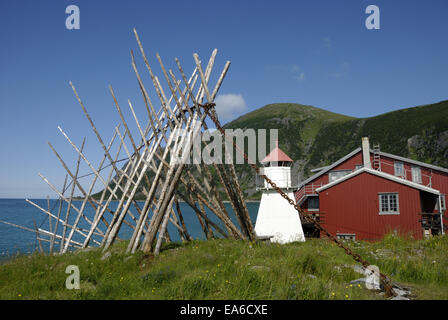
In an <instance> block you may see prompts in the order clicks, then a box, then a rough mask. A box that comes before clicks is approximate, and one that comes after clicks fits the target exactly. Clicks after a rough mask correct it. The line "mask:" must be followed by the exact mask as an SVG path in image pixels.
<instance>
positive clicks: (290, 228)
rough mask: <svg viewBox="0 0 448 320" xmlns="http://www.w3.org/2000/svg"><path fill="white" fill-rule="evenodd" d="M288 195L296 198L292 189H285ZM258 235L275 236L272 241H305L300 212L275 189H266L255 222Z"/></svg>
mask: <svg viewBox="0 0 448 320" xmlns="http://www.w3.org/2000/svg"><path fill="white" fill-rule="evenodd" d="M285 192H286V194H287V195H288V197H290V198H291V199H294V195H293V193H292V191H285ZM255 233H256V234H257V236H260V237H262V236H273V238H271V242H275V243H282V244H283V243H288V242H293V241H302V242H304V241H305V235H304V233H303V228H302V223H301V222H300V218H299V214H298V212H297V211H296V209H294V207H293V206H292V205H290V204H289V203H288V201H286V200H285V199H283V198H282V196H281V195H280V194H279V193H278V192H277V191H275V190H264V191H263V194H262V196H261V201H260V207H259V209H258V215H257V221H256V223H255Z"/></svg>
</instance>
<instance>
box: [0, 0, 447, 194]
mask: <svg viewBox="0 0 448 320" xmlns="http://www.w3.org/2000/svg"><path fill="white" fill-rule="evenodd" d="M70 4H75V5H78V6H79V8H80V13H81V14H80V16H81V24H80V27H81V28H80V30H67V29H66V27H65V19H66V17H67V16H68V15H67V14H66V13H65V8H66V7H67V6H68V5H70ZM370 4H374V5H377V6H378V7H379V8H380V27H381V29H380V30H367V29H366V27H365V19H366V18H367V16H368V15H367V14H366V13H365V8H366V7H367V6H368V5H370ZM447 9H448V2H447V1H443V0H441V1H434V0H433V1H409V0H408V1H399V0H395V1H377V0H371V1H362V0H340V1H261V0H258V1H212V0H208V1H169V2H162V1H132V0H129V1H99V0H96V1H75V0H72V1H56V0H54V1H22V0H15V1H1V2H0V44H1V46H0V111H1V117H0V130H1V137H0V150H1V157H0V197H2V198H8V197H18V198H21V197H45V196H46V195H50V196H51V197H54V193H53V192H52V191H51V190H50V189H49V188H48V186H47V185H46V184H45V183H44V182H43V181H42V180H41V179H40V178H39V177H38V175H37V173H38V172H41V173H42V174H44V175H45V176H46V177H48V178H49V180H50V181H51V182H53V183H55V184H56V185H57V186H59V187H60V186H61V184H62V182H63V177H64V174H65V171H64V169H63V168H62V166H61V165H60V164H59V162H58V160H57V159H56V157H55V156H54V155H53V154H52V152H51V150H50V149H49V147H48V145H47V141H51V143H52V144H53V145H54V146H55V148H56V150H57V151H58V152H60V153H61V155H62V156H63V157H64V159H67V163H68V165H69V166H70V167H71V168H73V167H74V164H75V161H76V157H75V154H74V152H73V150H72V149H71V147H70V145H69V144H68V143H67V142H66V141H65V139H64V138H63V137H62V135H61V134H60V133H59V131H58V129H57V126H58V125H60V126H61V127H62V128H63V129H64V130H65V131H66V132H67V133H68V135H69V136H70V137H71V138H72V139H73V140H74V142H75V143H77V144H78V145H80V144H81V141H82V138H83V137H84V136H86V137H87V143H86V148H85V151H86V154H87V155H88V156H89V157H90V158H89V159H91V160H92V162H93V163H95V165H96V164H97V163H98V162H99V159H100V158H101V155H102V154H101V152H99V150H100V149H99V145H98V143H97V141H96V138H95V137H94V136H93V135H92V132H91V131H92V130H91V128H90V126H89V124H88V122H87V120H86V119H85V117H84V115H83V113H82V110H81V108H80V107H79V105H78V104H77V101H76V99H75V97H74V95H73V92H72V91H71V89H70V87H69V85H68V82H69V81H72V82H73V83H74V84H75V86H76V87H77V89H78V91H79V93H80V95H81V97H82V99H83V101H84V102H85V104H86V107H87V108H88V110H89V112H90V113H91V115H92V117H93V119H94V121H95V123H96V125H97V126H98V129H99V131H100V132H101V134H102V135H103V138H104V140H109V139H110V138H111V136H112V128H113V127H114V126H115V125H116V124H117V123H118V121H119V118H118V115H117V113H116V111H115V108H114V105H113V100H112V98H111V96H110V94H109V92H108V89H107V86H108V85H109V84H112V86H113V87H114V89H115V92H116V94H117V97H118V99H119V102H120V104H121V105H122V106H126V101H127V99H128V98H129V99H131V101H133V102H134V105H135V107H136V108H137V109H138V111H137V113H138V114H139V115H140V116H141V117H143V116H144V113H143V112H144V109H143V104H142V101H141V96H140V93H139V91H138V86H137V83H136V80H135V76H134V74H133V71H132V69H131V65H130V54H129V52H130V50H134V52H135V53H136V57H137V61H138V65H139V67H140V70H141V72H142V73H143V72H144V69H143V65H142V61H141V57H140V55H139V54H138V48H137V44H136V42H135V39H134V37H133V34H132V28H133V27H135V28H136V29H137V31H138V32H139V34H140V37H141V39H142V42H143V45H144V47H145V49H146V51H147V54H148V55H149V57H150V58H151V59H152V61H153V62H155V61H154V57H155V53H156V52H159V53H160V55H161V56H162V58H163V59H164V62H165V64H166V65H167V66H168V67H171V68H174V67H175V65H174V57H178V58H179V59H180V60H181V61H182V64H183V65H184V68H185V69H187V70H192V67H193V58H192V53H194V52H197V53H199V55H200V57H203V59H204V60H205V59H207V58H208V56H209V54H210V53H211V51H212V49H214V48H218V50H219V52H218V58H217V60H216V64H215V69H216V70H215V72H218V70H220V69H221V68H222V67H223V65H224V63H225V61H226V60H231V62H232V65H231V67H230V71H229V73H228V75H227V77H226V79H225V81H224V84H223V86H222V88H221V90H220V93H221V94H222V95H223V96H222V97H221V98H220V99H221V101H223V104H226V103H227V105H226V106H227V107H228V108H227V109H226V110H227V112H224V111H221V114H222V119H223V122H225V121H226V120H230V119H232V118H234V117H236V116H239V115H241V114H244V113H246V112H248V111H251V110H254V109H256V108H259V107H261V106H263V105H265V104H268V103H274V102H294V103H302V104H309V105H313V106H316V107H320V108H324V109H326V110H329V111H333V112H337V113H342V114H346V115H350V116H355V117H369V116H374V115H377V114H381V113H384V112H389V111H392V110H397V109H400V108H404V107H410V106H415V105H421V104H427V103H433V102H438V101H440V100H445V99H447V98H448V97H447V92H448V90H447V89H448V78H447V76H446V75H447V74H448V62H447V52H448V41H447V40H448V39H447V34H448V22H447V21H448V20H447V18H446V16H447V15H448V10H447ZM156 71H157V72H159V70H156ZM147 84H148V86H149V82H147ZM127 111H128V110H127V109H126V112H127ZM127 115H128V116H129V113H127ZM87 172H88V168H87V167H86V166H84V167H81V173H87Z"/></svg>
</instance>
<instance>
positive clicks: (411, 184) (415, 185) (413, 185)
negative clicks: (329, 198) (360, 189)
mask: <svg viewBox="0 0 448 320" xmlns="http://www.w3.org/2000/svg"><path fill="white" fill-rule="evenodd" d="M363 172H367V173H370V174H373V175H376V176H378V177H381V178H385V179H388V180H391V181H394V182H398V183H401V184H404V185H407V186H409V187H411V188H415V189H419V190H422V191H426V192H429V193H432V194H435V195H438V196H439V195H440V192H439V190H436V189H433V188H429V187H425V186H422V185H421V184H418V183H415V182H412V181H409V180H405V179H403V178H398V177H396V176H394V175H391V174H388V173H385V172H382V171H378V170H374V169H370V168H362V169H358V170H356V171H354V172H352V173H350V174H348V175H346V176H344V177H342V178H339V179H338V180H336V181H333V182H330V183H328V184H326V185H324V186H322V187H320V188H317V189H316V191H317V192H321V191H323V190H325V189H328V188H331V187H332V186H334V185H337V184H338V183H341V182H344V181H345V180H348V179H351V178H352V177H354V176H357V175H358V174H361V173H363Z"/></svg>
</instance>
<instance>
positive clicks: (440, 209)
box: [437, 194, 446, 213]
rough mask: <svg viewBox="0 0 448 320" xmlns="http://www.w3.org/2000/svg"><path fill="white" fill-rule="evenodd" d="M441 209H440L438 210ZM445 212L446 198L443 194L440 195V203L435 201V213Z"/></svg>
mask: <svg viewBox="0 0 448 320" xmlns="http://www.w3.org/2000/svg"><path fill="white" fill-rule="evenodd" d="M439 207H441V208H439ZM445 210H446V196H445V195H444V194H441V195H440V202H439V201H437V211H439V213H443V212H445Z"/></svg>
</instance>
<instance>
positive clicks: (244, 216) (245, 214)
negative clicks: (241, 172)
mask: <svg viewBox="0 0 448 320" xmlns="http://www.w3.org/2000/svg"><path fill="white" fill-rule="evenodd" d="M193 57H194V60H195V62H196V66H197V68H198V72H199V76H200V77H201V82H202V86H203V87H204V91H205V95H206V97H207V100H208V101H209V102H213V98H212V95H211V94H210V91H209V89H208V86H207V82H206V77H205V75H204V73H203V72H202V67H201V64H200V62H199V56H198V55H197V54H196V53H195V54H193ZM213 92H215V91H213ZM216 119H217V118H216ZM229 168H230V172H231V177H232V180H233V181H232V182H233V184H234V186H235V188H236V191H237V195H238V198H239V199H238V198H236V199H237V203H236V204H235V205H236V206H237V207H241V208H242V209H243V210H242V212H241V211H240V210H238V211H237V212H235V213H236V215H237V216H239V219H240V220H242V221H243V223H242V225H241V227H242V228H243V230H244V231H245V232H246V235H247V236H248V237H249V238H250V240H255V231H254V230H253V227H252V224H251V222H250V221H251V220H250V216H249V211H248V210H247V206H246V203H245V202H244V197H243V194H242V191H241V187H240V185H239V183H238V178H237V177H236V173H235V168H234V166H233V164H230V165H229Z"/></svg>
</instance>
